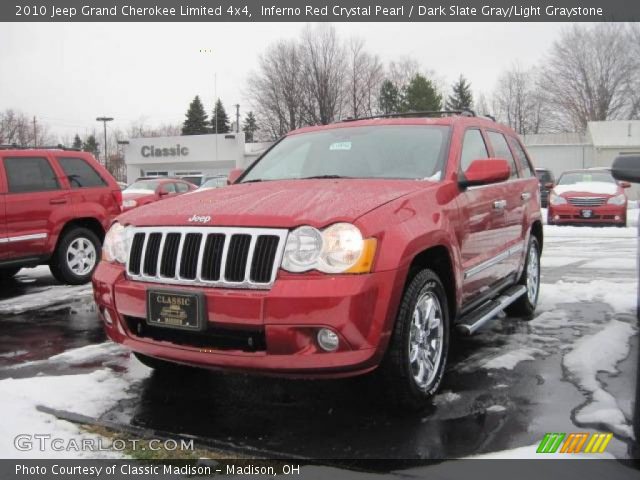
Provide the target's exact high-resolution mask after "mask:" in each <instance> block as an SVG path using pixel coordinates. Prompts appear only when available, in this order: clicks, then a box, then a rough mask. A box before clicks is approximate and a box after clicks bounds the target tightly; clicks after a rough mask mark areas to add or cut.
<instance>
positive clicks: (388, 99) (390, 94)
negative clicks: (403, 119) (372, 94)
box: [378, 80, 400, 113]
mask: <svg viewBox="0 0 640 480" xmlns="http://www.w3.org/2000/svg"><path fill="white" fill-rule="evenodd" d="M378 104H379V106H380V110H381V111H382V113H395V112H398V111H399V110H400V91H399V90H398V88H397V87H396V86H395V85H394V84H393V82H392V81H391V80H385V81H384V82H382V86H381V87H380V98H379V99H378Z"/></svg>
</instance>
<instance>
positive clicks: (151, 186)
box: [123, 180, 160, 193]
mask: <svg viewBox="0 0 640 480" xmlns="http://www.w3.org/2000/svg"><path fill="white" fill-rule="evenodd" d="M158 185H160V182H157V181H154V180H143V181H140V182H133V183H132V184H131V185H129V186H128V187H127V188H125V189H124V190H123V192H124V193H148V192H155V191H156V188H158Z"/></svg>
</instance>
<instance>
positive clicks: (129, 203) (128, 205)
mask: <svg viewBox="0 0 640 480" xmlns="http://www.w3.org/2000/svg"><path fill="white" fill-rule="evenodd" d="M122 206H123V207H124V208H133V207H137V206H138V202H136V201H135V200H125V201H124V202H122Z"/></svg>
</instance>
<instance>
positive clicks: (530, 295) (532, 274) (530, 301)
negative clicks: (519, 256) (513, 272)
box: [505, 235, 540, 320]
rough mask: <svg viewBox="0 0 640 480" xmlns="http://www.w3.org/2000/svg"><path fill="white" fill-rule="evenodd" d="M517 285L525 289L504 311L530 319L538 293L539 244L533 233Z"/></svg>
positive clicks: (510, 314) (536, 302) (536, 303)
mask: <svg viewBox="0 0 640 480" xmlns="http://www.w3.org/2000/svg"><path fill="white" fill-rule="evenodd" d="M518 285H524V286H525V287H526V288H527V291H526V293H525V294H524V295H522V296H521V297H520V298H518V300H516V301H515V302H513V303H512V304H511V305H509V306H508V307H507V308H506V309H505V312H506V313H507V315H509V316H511V317H520V318H522V319H524V320H531V319H532V318H533V314H534V312H535V310H536V306H537V305H538V297H539V295H540V246H539V243H538V239H537V238H536V237H535V236H533V235H531V238H530V239H529V247H528V249H527V257H526V261H525V264H524V270H523V271H522V275H521V276H520V280H519V281H518Z"/></svg>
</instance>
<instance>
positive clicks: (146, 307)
mask: <svg viewBox="0 0 640 480" xmlns="http://www.w3.org/2000/svg"><path fill="white" fill-rule="evenodd" d="M539 201H540V199H539V190H538V181H537V179H536V176H535V172H534V170H533V168H532V166H531V164H530V162H529V160H528V158H527V154H526V153H525V150H524V148H523V147H522V145H521V143H520V142H519V140H518V138H517V136H516V134H515V133H514V132H513V131H511V130H510V129H508V128H506V127H504V126H501V125H499V124H496V123H494V122H492V121H490V120H488V119H483V118H477V117H473V116H470V115H451V114H447V115H438V116H434V117H433V118H425V117H424V116H423V117H418V116H415V117H404V118H400V117H398V118H371V119H363V120H357V121H346V122H342V123H337V124H332V125H328V126H322V127H309V128H303V129H300V130H297V131H294V132H291V133H290V134H288V135H286V136H285V137H284V138H283V139H282V140H280V141H279V142H277V143H276V144H275V145H274V146H273V147H272V148H271V149H270V150H269V151H267V152H266V153H265V154H264V155H263V156H262V157H261V158H260V159H259V160H257V161H256V162H255V163H254V164H253V165H251V167H249V168H248V170H247V171H245V172H244V173H242V174H241V176H240V177H239V178H237V179H236V180H235V181H234V182H233V184H232V185H231V186H229V187H226V188H222V189H217V190H211V191H206V192H202V193H194V194H191V195H184V196H182V197H179V198H176V199H172V200H167V201H165V202H162V204H161V205H157V206H156V205H150V206H147V207H142V208H141V209H139V210H134V211H131V212H129V213H126V214H123V215H121V216H120V217H119V218H118V219H117V222H116V223H114V225H113V226H112V227H111V229H110V231H109V232H108V234H107V236H106V239H105V246H104V257H103V261H102V262H101V263H100V265H99V266H98V269H97V270H96V272H95V275H94V279H93V282H94V290H95V299H96V301H97V303H98V305H99V309H100V314H101V316H102V319H103V321H104V324H105V328H106V331H107V333H108V335H109V336H110V337H111V338H112V339H113V340H114V341H116V342H119V343H122V344H124V345H125V346H127V347H129V348H130V349H131V350H133V351H134V352H135V353H136V356H137V357H138V358H139V359H140V360H141V361H142V362H143V363H145V364H147V365H149V366H152V367H156V368H162V367H163V366H167V365H168V363H167V362H173V363H181V364H186V365H194V366H202V367H210V368H219V369H227V370H232V369H236V370H243V371H254V372H262V373H269V374H277V375H290V376H300V377H316V378H318V377H340V376H349V375H358V374H363V373H367V372H370V371H373V370H377V374H379V375H380V379H381V380H382V381H383V382H387V385H388V387H387V388H385V391H387V392H389V394H390V395H392V396H393V397H395V398H393V399H392V400H394V401H399V402H401V403H403V404H406V405H410V406H419V405H421V404H424V402H425V400H426V399H427V398H428V397H429V396H431V395H432V394H433V393H434V392H435V391H436V390H437V388H438V386H439V384H440V382H441V379H442V376H443V373H444V371H445V366H446V362H447V355H448V352H449V346H450V342H451V340H452V338H453V336H452V335H453V333H454V329H457V330H458V331H460V332H463V333H466V334H470V333H473V332H474V331H475V330H477V329H478V328H479V327H480V326H481V325H482V324H484V323H485V322H486V321H487V320H489V319H491V318H493V317H494V316H495V315H496V314H497V313H498V312H500V311H501V310H503V309H505V308H506V309H507V311H508V313H510V314H512V315H517V316H522V317H531V315H532V314H533V311H534V309H535V307H536V302H537V299H538V290H539V279H540V275H539V273H540V270H539V265H540V262H539V258H540V252H541V250H542V223H541V218H540V207H539Z"/></svg>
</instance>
